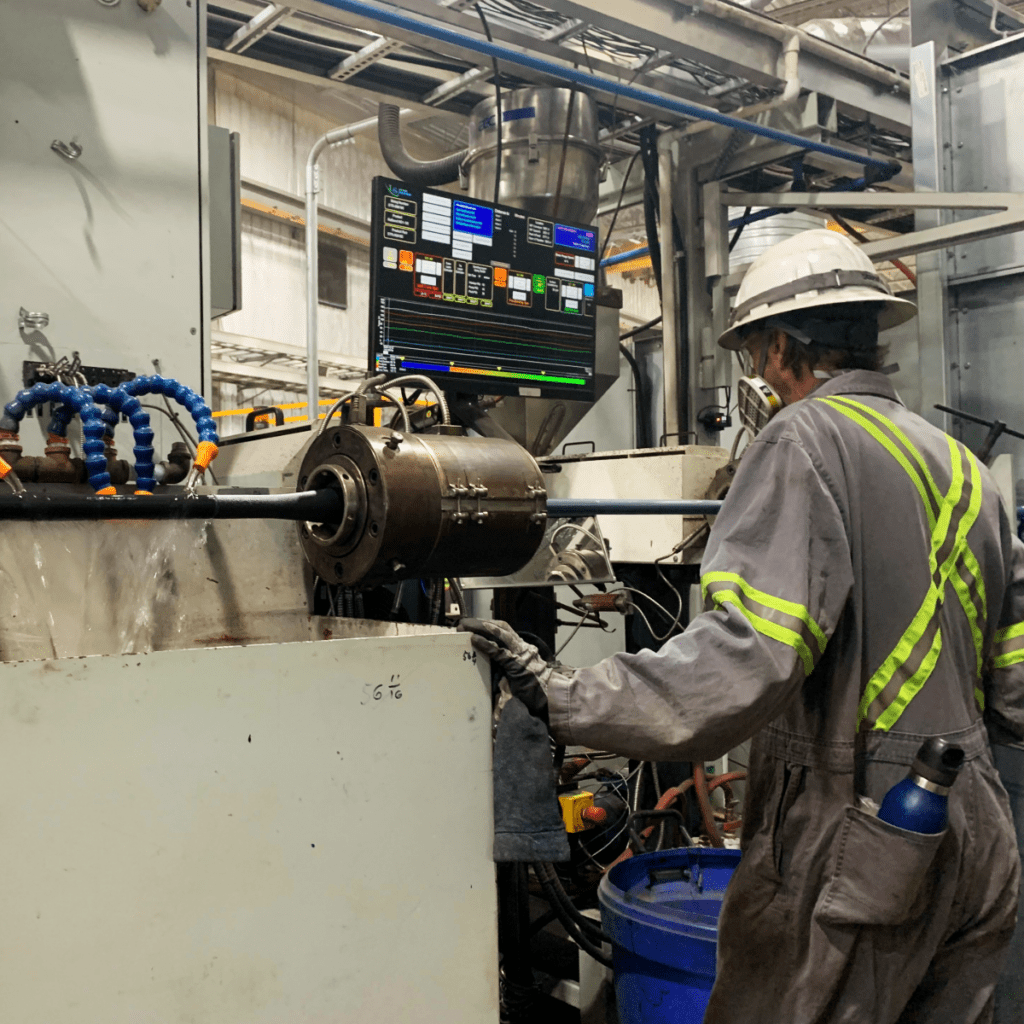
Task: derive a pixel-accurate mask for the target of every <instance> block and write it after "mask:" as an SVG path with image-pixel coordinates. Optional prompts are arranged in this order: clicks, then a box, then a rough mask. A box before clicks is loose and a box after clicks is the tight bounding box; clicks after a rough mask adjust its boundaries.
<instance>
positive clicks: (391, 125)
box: [377, 103, 469, 188]
mask: <svg viewBox="0 0 1024 1024" xmlns="http://www.w3.org/2000/svg"><path fill="white" fill-rule="evenodd" d="M377 136H378V138H379V139H380V153H381V156H382V157H384V162H385V163H386V164H387V165H388V167H390V168H391V173H392V174H394V175H395V176H396V177H398V178H401V179H402V181H408V182H409V183H410V184H412V185H420V186H422V187H424V188H428V187H430V186H432V185H447V184H449V183H450V182H453V181H458V180H459V168H460V167H461V166H462V163H463V161H464V160H465V159H466V157H467V155H468V154H469V150H468V149H462V150H459V152H458V153H452V154H451V156H445V157H442V158H441V159H440V160H417V159H416V158H415V157H411V156H409V154H408V153H407V152H406V151H405V146H404V145H403V144H402V134H401V129H400V128H399V123H398V107H396V106H394V105H393V104H391V103H382V104H381V105H380V108H379V116H378V119H377Z"/></svg>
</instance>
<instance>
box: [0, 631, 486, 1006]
mask: <svg viewBox="0 0 1024 1024" xmlns="http://www.w3.org/2000/svg"><path fill="white" fill-rule="evenodd" d="M485 672H486V666H485V665H484V663H483V661H482V660H481V661H480V662H479V663H478V662H477V661H476V658H475V655H474V653H473V651H472V648H471V647H470V645H469V642H468V639H467V637H466V636H465V635H462V634H456V633H451V632H448V631H434V632H433V634H432V635H422V636H408V637H397V638H396V637H391V638H389V639H387V640H382V639H375V638H364V639H346V640H328V641H320V642H317V643H309V642H307V643H282V644H273V645H268V646H250V647H235V648H219V649H211V650H185V651H169V652H157V653H153V654H148V655H147V654H139V655H126V656H110V657H95V658H73V659H66V660H48V661H34V662H23V663H20V664H7V665H5V666H3V673H2V678H3V685H2V686H0V771H2V772H3V776H4V778H5V779H6V783H5V785H4V787H3V789H2V791H0V862H2V863H3V871H2V872H0V906H2V907H3V908H4V909H3V918H2V925H0V993H2V994H3V995H2V1002H3V1018H4V1020H8V1021H12V1022H13V1021H17V1022H18V1024H96V1022H97V1021H103V1022H105V1024H138V1022H140V1021H154V1022H156V1021H161V1022H167V1024H170V1022H172V1021H181V1022H185V1021H188V1022H190V1024H281V1022H283V1021H287V1022H288V1024H323V1022H325V1021H346V1022H347V1021H351V1022H356V1021H359V1022H368V1021H389V1022H394V1024H436V1022H438V1021H442V1020H444V1021H452V1022H457V1024H496V1022H497V1019H498V1009H497V1006H498V992H497V969H496V967H497V945H496V930H495V914H496V907H495V888H494V866H493V864H492V862H491V847H492V830H493V822H492V812H491V773H490V768H491V735H490V733H491V727H490V722H491V695H490V685H489V681H488V680H487V679H485V678H484V675H485Z"/></svg>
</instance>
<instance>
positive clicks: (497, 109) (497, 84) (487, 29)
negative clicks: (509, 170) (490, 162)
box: [474, 4, 501, 206]
mask: <svg viewBox="0 0 1024 1024" xmlns="http://www.w3.org/2000/svg"><path fill="white" fill-rule="evenodd" d="M474 6H475V7H476V13H477V14H478V15H480V24H481V25H483V27H484V35H485V36H487V42H489V43H492V44H493V43H494V38H493V37H492V36H491V26H490V25H488V24H487V18H486V16H485V15H484V9H483V8H482V7H481V6H480V5H479V4H474ZM491 67H492V68H493V69H494V127H495V128H496V129H497V132H498V148H497V150H496V152H495V159H494V205H495V206H497V205H498V197H499V196H500V195H501V76H500V75H499V73H498V58H497V57H491Z"/></svg>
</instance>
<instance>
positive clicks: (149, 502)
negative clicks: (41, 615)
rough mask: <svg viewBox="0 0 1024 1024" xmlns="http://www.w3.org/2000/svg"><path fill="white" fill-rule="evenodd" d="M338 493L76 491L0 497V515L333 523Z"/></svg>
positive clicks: (43, 518) (47, 518)
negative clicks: (93, 493) (97, 494)
mask: <svg viewBox="0 0 1024 1024" xmlns="http://www.w3.org/2000/svg"><path fill="white" fill-rule="evenodd" d="M342 515H343V504H342V499H341V497H340V496H339V495H338V494H337V492H335V491H332V490H320V491H300V492H298V493H296V494H197V495H195V496H194V497H190V498H187V497H184V496H183V495H182V496H179V495H165V494H156V495H152V496H149V497H123V498H122V497H110V498H91V497H84V496H82V495H77V494H69V495H63V494H61V495H52V496H51V495H47V496H32V495H26V496H24V497H17V496H14V495H12V496H11V497H0V520H4V519H6V520H20V521H22V522H25V521H28V522H47V521H53V520H60V521H69V522H74V521H95V520H100V519H121V520H124V519H291V520H296V521H305V520H309V521H310V522H315V523H320V522H336V521H337V520H339V519H340V518H341V517H342Z"/></svg>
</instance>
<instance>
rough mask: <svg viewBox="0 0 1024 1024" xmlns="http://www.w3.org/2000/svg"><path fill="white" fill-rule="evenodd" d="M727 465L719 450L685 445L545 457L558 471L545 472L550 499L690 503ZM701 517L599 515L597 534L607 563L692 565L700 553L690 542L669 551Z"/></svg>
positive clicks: (705, 491)
mask: <svg viewBox="0 0 1024 1024" xmlns="http://www.w3.org/2000/svg"><path fill="white" fill-rule="evenodd" d="M728 462H729V453H728V452H727V451H726V450H725V449H724V448H713V447H711V446H703V445H702V446H697V445H688V446H683V447H673V448H644V449H637V450H633V451H620V452H595V453H593V454H591V455H577V456H569V457H566V458H550V459H545V460H544V464H545V465H546V466H557V467H558V470H559V471H558V472H553V473H547V474H545V479H546V480H547V482H548V494H549V496H550V497H552V498H645V499H673V500H676V501H678V500H680V499H694V500H699V499H702V498H706V497H707V496H708V489H709V488H710V487H711V484H712V481H713V480H714V478H715V474H716V473H718V471H719V470H720V469H722V468H724V467H725V466H726V464H727V463H728ZM706 522H707V520H706V519H705V517H704V516H660V515H658V516H606V515H602V516H601V532H602V533H603V534H604V538H605V540H606V541H607V542H608V546H609V549H610V550H609V555H610V557H611V560H612V561H613V562H630V563H640V564H644V563H646V564H651V563H653V562H654V561H655V560H659V561H663V562H669V563H671V562H678V563H683V564H696V563H698V562H700V556H701V554H702V552H703V550H704V547H703V544H702V543H699V542H695V543H693V544H691V545H689V546H687V547H686V548H685V549H684V550H683V551H682V553H679V554H673V553H672V549H673V548H674V547H675V546H676V545H677V544H680V543H682V542H683V541H684V540H686V539H687V538H694V539H695V541H696V540H697V538H695V537H694V534H695V531H696V530H699V529H700V528H701V526H702V524H704V523H706Z"/></svg>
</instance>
